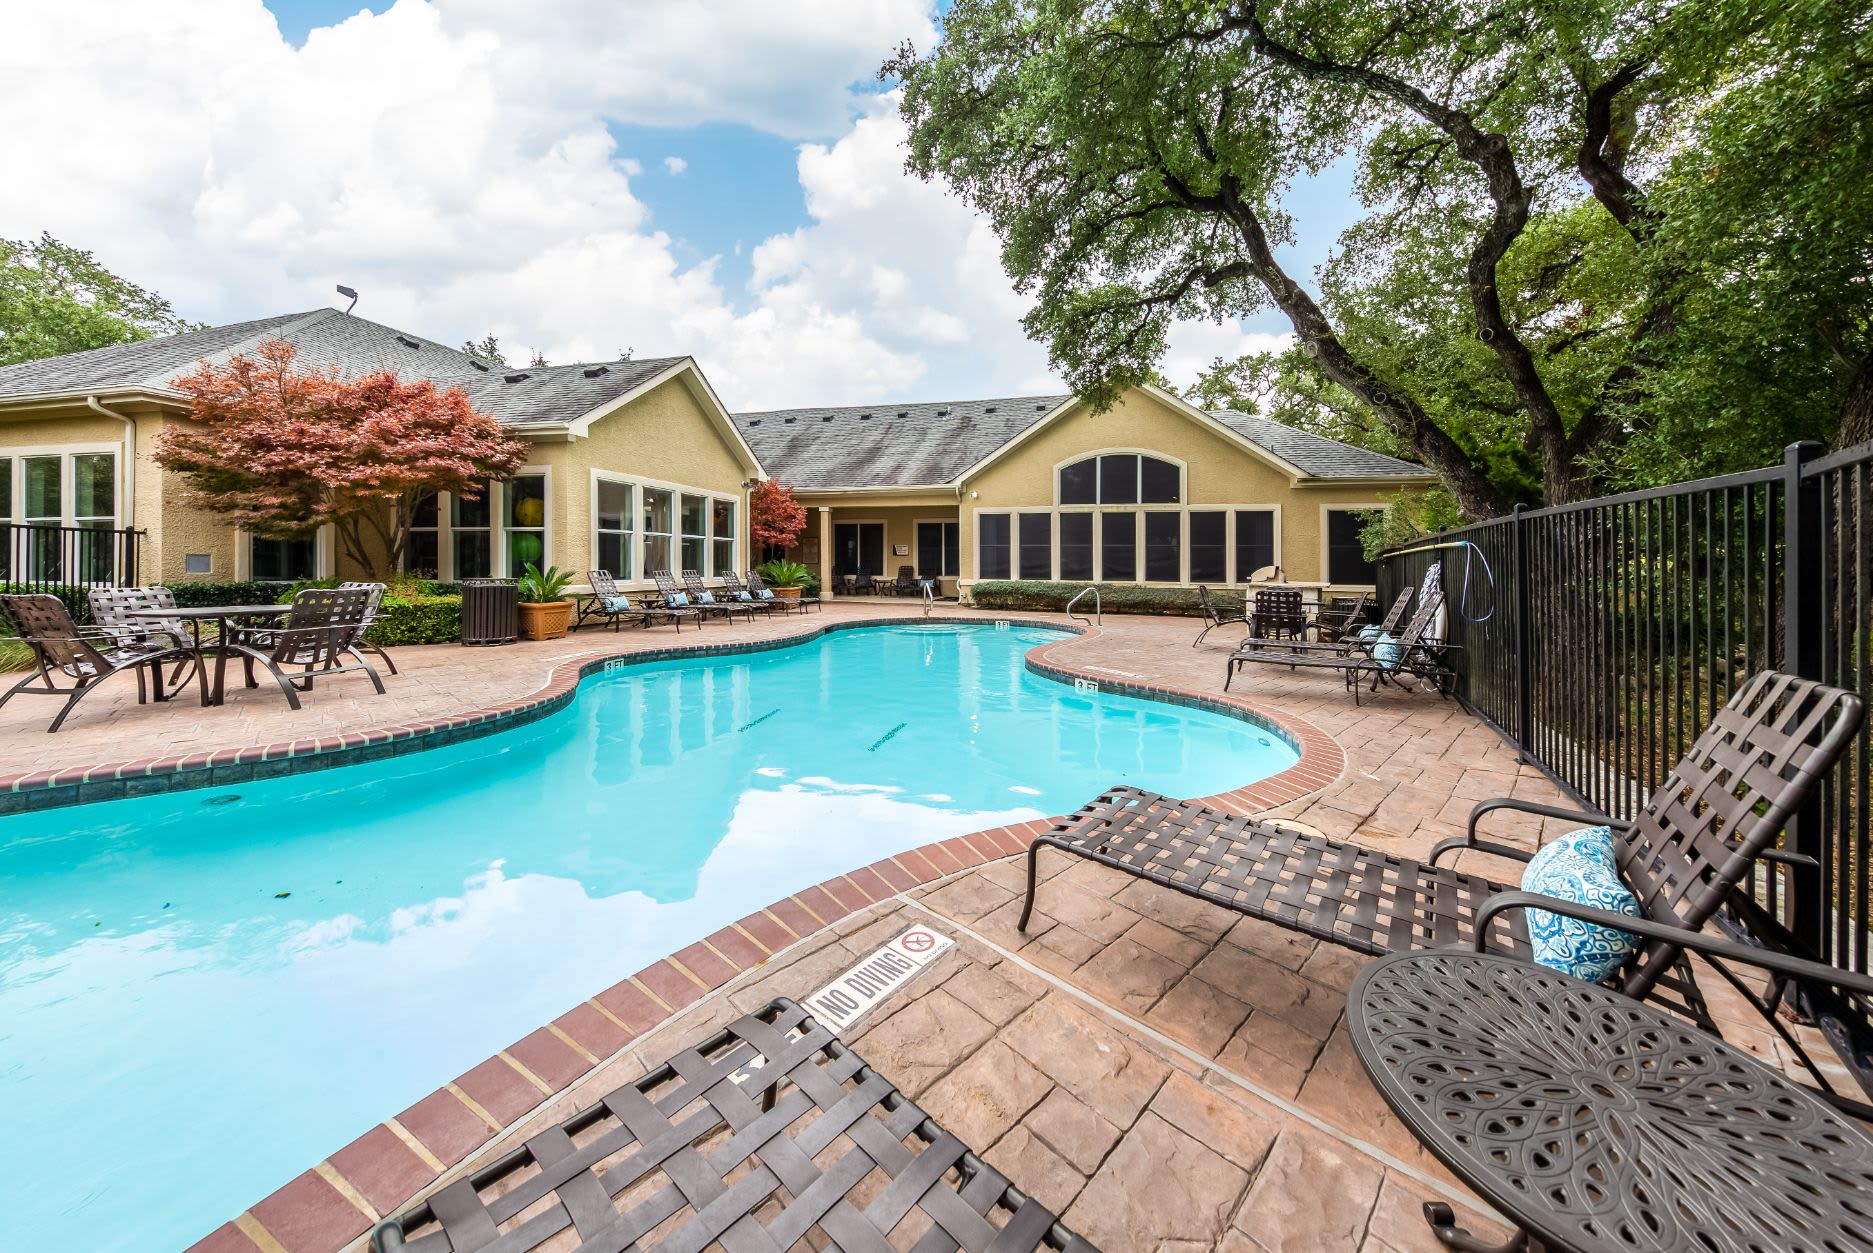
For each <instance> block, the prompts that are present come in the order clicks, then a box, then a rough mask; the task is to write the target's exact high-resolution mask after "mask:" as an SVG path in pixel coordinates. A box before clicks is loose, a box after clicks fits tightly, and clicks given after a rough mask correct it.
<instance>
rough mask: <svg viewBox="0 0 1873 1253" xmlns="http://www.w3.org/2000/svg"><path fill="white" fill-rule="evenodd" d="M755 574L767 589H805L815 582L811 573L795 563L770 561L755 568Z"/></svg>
mask: <svg viewBox="0 0 1873 1253" xmlns="http://www.w3.org/2000/svg"><path fill="white" fill-rule="evenodd" d="M755 573H756V574H758V575H760V576H761V581H762V582H763V583H765V584H767V585H768V586H769V587H802V588H803V587H805V586H806V585H807V583H809V582H817V580H815V579H814V577H813V572H812V571H811V570H809V569H808V568H807V567H805V566H803V565H801V564H800V563H799V562H797V561H770V562H767V563H766V564H765V565H760V566H756V567H755Z"/></svg>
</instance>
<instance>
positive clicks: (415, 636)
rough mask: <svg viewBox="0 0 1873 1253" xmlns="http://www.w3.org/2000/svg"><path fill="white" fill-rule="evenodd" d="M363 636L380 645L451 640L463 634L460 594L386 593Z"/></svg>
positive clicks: (438, 642)
mask: <svg viewBox="0 0 1873 1253" xmlns="http://www.w3.org/2000/svg"><path fill="white" fill-rule="evenodd" d="M365 638H366V639H368V640H369V641H370V642H371V643H373V644H376V645H377V646H378V647H380V648H395V647H397V646H399V645H404V644H448V643H452V642H454V641H456V640H459V639H461V638H462V598H461V597H460V596H436V595H425V594H421V593H416V594H399V595H395V596H392V595H388V594H386V595H385V597H384V600H383V604H382V605H380V606H379V607H378V610H377V621H375V622H373V623H372V624H371V629H370V630H369V631H367V632H366V633H365Z"/></svg>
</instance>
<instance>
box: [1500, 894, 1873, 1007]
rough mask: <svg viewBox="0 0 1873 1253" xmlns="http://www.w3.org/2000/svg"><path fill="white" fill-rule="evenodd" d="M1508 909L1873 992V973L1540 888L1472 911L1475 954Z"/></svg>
mask: <svg viewBox="0 0 1873 1253" xmlns="http://www.w3.org/2000/svg"><path fill="white" fill-rule="evenodd" d="M1512 909H1541V910H1546V911H1547V912H1548V913H1551V914H1559V915H1561V916H1562V917H1563V918H1577V919H1579V920H1580V921H1582V922H1591V923H1597V924H1598V925H1600V926H1603V927H1612V928H1613V929H1615V930H1617V931H1624V932H1626V933H1627V934H1628V935H1636V936H1638V937H1639V938H1640V939H1643V940H1656V941H1659V942H1661V943H1665V944H1671V945H1675V946H1677V947H1678V948H1683V949H1689V950H1690V951H1691V952H1694V953H1701V954H1703V955H1704V956H1706V957H1715V958H1719V959H1721V960H1723V961H1733V962H1736V963H1738V964H1739V965H1744V966H1755V967H1757V968H1758V969H1761V970H1767V971H1770V972H1772V973H1774V974H1779V975H1786V976H1788V977H1789V978H1792V979H1799V980H1801V981H1803V982H1805V983H1816V984H1820V985H1822V986H1824V987H1834V988H1839V989H1841V990H1842V991H1843V992H1853V993H1858V994H1859V995H1861V996H1873V975H1863V974H1860V973H1858V972H1857V971H1852V970H1843V969H1841V968H1840V967H1839V966H1829V965H1827V964H1826V963H1824V962H1817V961H1809V960H1808V959H1807V958H1805V957H1791V956H1790V955H1789V954H1787V953H1780V952H1777V951H1776V950H1774V949H1765V948H1754V947H1751V946H1750V945H1747V944H1738V943H1737V942H1736V941H1734V940H1721V939H1718V938H1716V937H1715V936H1709V935H1705V934H1704V933H1703V932H1702V931H1692V930H1689V929H1688V928H1685V927H1677V926H1673V925H1672V924H1670V923H1666V922H1655V921H1653V920H1652V919H1650V918H1634V917H1633V916H1632V915H1631V914H1620V913H1615V912H1613V911H1612V910H1610V909H1595V908H1594V907H1593V906H1591V905H1582V904H1579V903H1577V902H1575V901H1564V900H1560V899H1558V898H1556V897H1552V896H1543V895H1541V894H1540V893H1539V892H1503V893H1500V894H1499V895H1496V896H1492V897H1490V898H1489V899H1488V900H1487V901H1484V902H1483V906H1482V908H1481V909H1479V910H1477V911H1476V935H1475V937H1474V939H1473V940H1472V944H1473V945H1474V947H1475V949H1476V951H1477V952H1479V953H1480V952H1483V951H1484V950H1485V949H1486V947H1487V942H1488V938H1489V924H1490V923H1491V922H1492V921H1493V920H1494V919H1495V917H1496V915H1497V914H1501V913H1506V912H1508V911H1509V910H1512Z"/></svg>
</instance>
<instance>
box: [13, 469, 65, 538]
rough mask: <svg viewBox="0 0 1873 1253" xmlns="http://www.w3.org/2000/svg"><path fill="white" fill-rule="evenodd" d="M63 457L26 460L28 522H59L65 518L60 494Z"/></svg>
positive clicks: (26, 513)
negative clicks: (60, 472)
mask: <svg viewBox="0 0 1873 1253" xmlns="http://www.w3.org/2000/svg"><path fill="white" fill-rule="evenodd" d="M63 460H64V459H63V458H61V457H28V458H26V508H25V510H24V511H23V512H24V515H25V517H26V519H27V520H28V521H40V522H58V521H60V520H61V519H62V518H63V517H64V516H65V510H64V507H63V505H62V504H61V503H60V502H61V496H60V493H59V471H60V469H61V468H62V462H63Z"/></svg>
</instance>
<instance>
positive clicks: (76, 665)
mask: <svg viewBox="0 0 1873 1253" xmlns="http://www.w3.org/2000/svg"><path fill="white" fill-rule="evenodd" d="M0 619H3V620H4V621H5V622H6V623H7V625H9V626H11V627H12V628H13V631H14V633H15V634H17V635H18V636H19V637H20V640H21V642H22V643H24V644H25V645H26V647H27V648H29V649H31V650H32V655H33V669H32V671H31V672H30V673H28V674H27V675H26V677H24V678H22V679H21V680H20V681H19V682H17V683H15V684H14V685H13V686H12V687H10V688H8V689H7V690H6V692H5V693H4V694H0V705H4V704H6V703H7V702H8V701H10V700H12V699H13V698H14V697H15V696H19V695H21V694H25V695H29V696H63V697H64V698H65V705H64V707H63V708H62V709H60V710H59V711H58V715H57V716H56V717H54V718H53V719H52V725H51V726H49V727H47V728H46V731H47V732H48V733H50V732H53V731H57V730H58V729H59V727H61V726H62V725H64V722H65V718H66V716H67V715H69V714H70V713H71V711H72V709H73V708H74V707H75V706H76V705H77V704H78V702H79V701H81V700H83V699H84V698H85V697H87V696H89V695H90V694H91V693H93V692H95V691H96V690H97V689H98V686H99V685H100V684H101V683H103V681H104V680H105V679H108V678H110V677H111V676H112V675H113V674H122V673H124V672H125V671H131V672H134V673H135V674H136V676H137V704H139V705H141V704H144V703H145V702H146V701H147V700H149V698H150V697H151V696H152V695H153V696H154V697H155V699H157V700H159V701H162V700H168V699H169V697H170V695H171V692H170V690H169V689H167V688H165V686H164V684H163V666H164V665H165V664H167V663H169V662H171V661H177V662H185V663H186V662H188V661H190V660H192V659H193V658H194V656H195V653H194V650H192V649H191V648H190V647H189V646H188V644H187V642H186V641H184V640H183V638H182V636H181V635H180V634H173V635H172V634H171V633H169V632H168V631H166V630H163V629H162V628H160V627H158V628H155V629H147V630H146V631H145V633H144V635H143V637H142V638H140V639H134V640H126V639H124V638H123V637H121V636H118V635H113V634H111V633H110V632H109V631H105V630H100V629H97V628H93V629H92V630H89V631H81V630H79V629H78V625H77V623H75V622H73V621H72V615H71V611H70V610H68V609H67V608H65V602H64V601H62V600H60V599H59V598H58V597H56V596H46V595H34V596H0ZM145 670H147V671H148V674H147V676H146V675H145V673H144V671H145ZM58 676H62V677H64V678H68V679H70V680H72V684H71V686H70V687H60V686H59V683H58ZM196 678H197V680H198V683H199V681H200V679H201V674H200V671H199V669H198V670H197V673H196ZM35 679H36V680H38V682H37V683H36V684H35V683H34V680H35ZM207 695H208V693H207V689H206V688H203V689H202V700H203V703H204V704H206V703H207Z"/></svg>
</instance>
